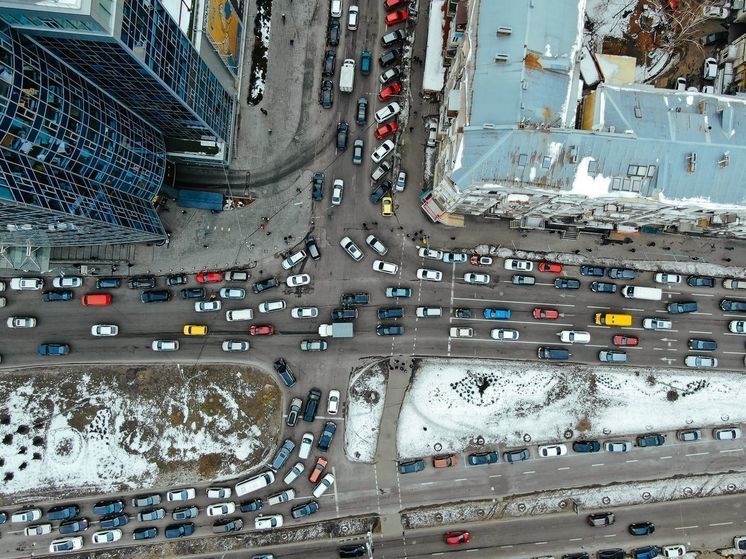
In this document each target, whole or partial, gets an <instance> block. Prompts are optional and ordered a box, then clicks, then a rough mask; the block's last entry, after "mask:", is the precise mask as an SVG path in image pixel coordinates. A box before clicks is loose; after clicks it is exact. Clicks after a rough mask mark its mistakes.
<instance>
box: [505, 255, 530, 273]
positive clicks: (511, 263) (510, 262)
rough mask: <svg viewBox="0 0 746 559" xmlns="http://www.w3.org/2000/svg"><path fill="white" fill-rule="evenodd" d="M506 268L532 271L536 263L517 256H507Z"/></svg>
mask: <svg viewBox="0 0 746 559" xmlns="http://www.w3.org/2000/svg"><path fill="white" fill-rule="evenodd" d="M505 269H506V270H518V271H522V272H530V271H532V270H533V269H534V263H533V262H531V261H530V260H517V259H516V258H507V259H506V260H505Z"/></svg>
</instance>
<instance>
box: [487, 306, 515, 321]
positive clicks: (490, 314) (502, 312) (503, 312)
mask: <svg viewBox="0 0 746 559" xmlns="http://www.w3.org/2000/svg"><path fill="white" fill-rule="evenodd" d="M482 314H484V318H489V319H492V320H508V319H509V318H510V317H511V315H512V313H511V312H510V309H495V308H492V307H487V308H486V309H484V312H483V313H482Z"/></svg>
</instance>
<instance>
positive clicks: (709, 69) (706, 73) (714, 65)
mask: <svg viewBox="0 0 746 559" xmlns="http://www.w3.org/2000/svg"><path fill="white" fill-rule="evenodd" d="M717 75H718V62H717V60H715V59H714V58H706V59H705V65H704V69H703V70H702V77H703V78H704V79H706V80H714V79H715V78H716V77H717Z"/></svg>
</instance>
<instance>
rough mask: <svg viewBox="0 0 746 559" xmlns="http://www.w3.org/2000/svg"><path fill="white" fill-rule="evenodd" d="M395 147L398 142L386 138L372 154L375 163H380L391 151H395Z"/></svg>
mask: <svg viewBox="0 0 746 559" xmlns="http://www.w3.org/2000/svg"><path fill="white" fill-rule="evenodd" d="M395 147H396V144H394V142H392V141H391V140H384V141H383V143H382V144H381V145H380V146H378V147H377V148H376V150H375V151H374V152H373V153H371V154H370V158H371V159H372V160H373V163H380V162H381V161H383V159H384V158H385V157H386V156H387V155H388V154H389V153H391V152H392V151H394V148H395Z"/></svg>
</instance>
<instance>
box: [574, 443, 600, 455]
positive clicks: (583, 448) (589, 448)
mask: <svg viewBox="0 0 746 559" xmlns="http://www.w3.org/2000/svg"><path fill="white" fill-rule="evenodd" d="M572 449H573V451H575V452H598V451H599V450H601V443H600V442H598V441H575V442H574V443H572Z"/></svg>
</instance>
